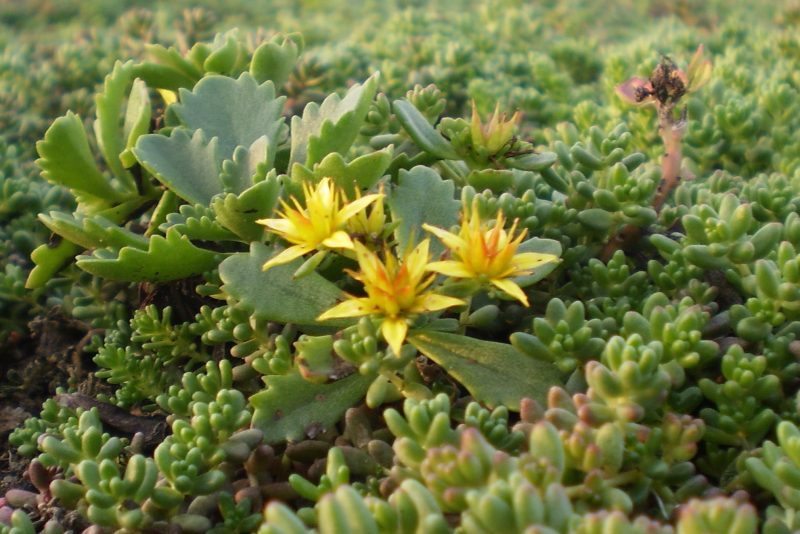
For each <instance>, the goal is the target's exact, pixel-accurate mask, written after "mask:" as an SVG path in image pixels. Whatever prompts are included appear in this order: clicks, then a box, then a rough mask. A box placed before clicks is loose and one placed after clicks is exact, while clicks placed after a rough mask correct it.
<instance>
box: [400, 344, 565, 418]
mask: <svg viewBox="0 0 800 534" xmlns="http://www.w3.org/2000/svg"><path fill="white" fill-rule="evenodd" d="M408 341H409V343H411V344H412V345H414V347H416V349H417V350H419V351H420V352H421V353H422V354H424V355H425V356H427V357H428V358H430V359H431V360H433V361H435V362H436V363H438V364H439V365H441V366H442V367H443V368H444V370H445V371H447V373H448V374H449V375H450V376H452V377H453V378H455V379H456V380H458V381H459V382H460V383H461V384H462V385H464V387H466V388H467V390H468V391H469V392H470V394H471V395H472V396H473V397H475V399H476V400H478V401H479V402H483V403H485V404H486V405H488V406H490V407H492V408H494V407H495V406H500V405H505V406H507V407H508V408H509V409H511V410H515V411H519V407H520V400H521V399H522V398H524V397H530V398H533V399H535V400H537V401H539V402H541V403H546V399H547V392H548V391H549V390H550V388H551V387H552V386H562V385H563V383H562V381H561V373H560V372H559V370H558V369H557V368H556V367H555V366H554V365H552V364H550V363H548V362H544V361H541V360H537V359H536V358H532V357H530V356H527V355H525V354H523V353H521V352H519V351H518V350H517V349H515V348H514V347H512V346H511V345H509V344H507V343H496V342H494V341H483V340H480V339H474V338H471V337H467V336H462V335H458V334H448V333H445V332H429V331H418V332H413V333H412V334H411V335H410V336H409V337H408Z"/></svg>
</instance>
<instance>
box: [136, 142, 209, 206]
mask: <svg viewBox="0 0 800 534" xmlns="http://www.w3.org/2000/svg"><path fill="white" fill-rule="evenodd" d="M133 153H134V155H136V159H138V160H139V163H140V164H141V165H142V167H144V168H145V169H147V171H148V172H150V173H151V174H153V176H155V177H156V178H158V180H159V181H160V182H161V183H163V184H164V185H166V186H167V187H169V188H170V189H171V190H173V191H175V193H176V194H177V195H178V196H179V197H181V198H182V199H184V200H186V201H187V202H189V203H191V204H202V205H204V206H208V205H209V204H210V203H211V199H212V198H213V197H214V195H217V194H219V193H222V192H223V188H222V182H221V181H220V178H219V173H220V170H221V166H222V158H221V156H220V153H219V149H218V146H217V140H216V139H211V141H210V142H209V141H207V140H206V137H205V135H204V134H203V132H202V131H201V130H197V131H196V132H194V134H193V135H192V136H191V137H190V136H189V133H188V131H187V130H186V129H184V128H176V129H175V130H173V131H172V135H170V136H169V137H166V136H163V135H158V134H148V135H143V136H142V137H140V138H139V141H138V142H137V143H136V147H135V148H134V149H133Z"/></svg>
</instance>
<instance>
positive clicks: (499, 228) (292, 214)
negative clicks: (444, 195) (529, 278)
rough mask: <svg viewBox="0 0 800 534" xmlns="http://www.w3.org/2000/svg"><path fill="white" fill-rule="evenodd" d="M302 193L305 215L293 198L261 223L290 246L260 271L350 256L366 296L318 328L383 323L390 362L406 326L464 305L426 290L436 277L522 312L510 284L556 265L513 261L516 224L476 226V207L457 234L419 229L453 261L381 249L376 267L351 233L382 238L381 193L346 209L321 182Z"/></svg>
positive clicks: (423, 246) (541, 257) (519, 257)
mask: <svg viewBox="0 0 800 534" xmlns="http://www.w3.org/2000/svg"><path fill="white" fill-rule="evenodd" d="M303 192H304V194H305V204H306V205H305V207H303V206H302V205H301V204H300V202H299V201H298V200H297V199H296V198H292V203H293V205H294V206H293V207H292V206H289V205H288V204H287V203H285V202H284V203H282V207H283V210H282V212H280V213H279V215H280V218H277V219H262V220H260V221H259V222H260V223H261V224H264V225H265V226H267V228H268V229H269V230H270V231H272V232H273V233H275V234H277V235H278V236H280V237H282V238H283V239H285V240H286V241H288V242H290V243H293V245H292V246H291V247H289V248H287V249H286V250H284V251H283V252H281V253H279V254H278V255H277V256H275V257H274V258H272V259H270V260H269V261H268V262H267V263H265V264H264V270H267V269H269V268H271V267H273V266H275V265H280V264H283V263H288V262H290V261H292V260H294V259H295V258H298V257H300V256H303V255H305V254H307V253H309V252H312V251H323V252H326V251H328V250H331V249H339V250H346V251H352V252H354V253H355V258H356V260H357V261H358V267H359V270H358V272H353V271H348V273H349V274H350V275H351V276H352V277H353V278H354V279H355V280H358V281H359V282H361V283H362V284H363V286H364V291H365V293H366V296H363V297H359V296H354V295H348V298H347V300H345V301H344V302H341V303H340V304H337V305H336V306H334V307H333V308H331V309H330V310H328V311H326V312H325V313H323V314H322V315H321V316H320V317H319V320H320V321H325V320H328V319H335V318H342V317H359V316H364V315H375V316H378V317H381V318H382V319H383V320H382V322H381V333H382V335H383V337H384V339H385V340H386V342H387V343H388V344H389V346H390V347H391V349H392V350H393V351H394V353H395V354H399V353H400V348H401V347H402V345H403V342H404V341H405V338H406V335H407V334H408V327H409V322H410V321H411V320H412V319H413V318H414V317H416V316H417V315H419V314H421V313H424V312H432V311H439V310H443V309H445V308H449V307H452V306H460V305H463V304H465V302H464V301H463V300H461V299H457V298H454V297H449V296H445V295H440V294H437V293H435V292H433V291H432V290H431V289H430V286H431V285H432V284H433V282H434V280H435V278H436V275H437V274H443V275H445V276H449V277H452V278H462V279H473V280H475V281H476V282H477V283H478V284H479V285H480V286H494V287H495V288H497V289H499V290H501V291H503V292H504V293H506V294H508V295H510V296H512V297H514V298H515V299H517V300H519V301H520V302H522V303H523V304H524V305H526V306H527V305H528V298H527V296H526V295H525V293H524V292H523V291H522V288H520V286H519V285H518V284H517V283H516V282H514V281H513V280H512V278H514V277H518V276H524V275H527V274H530V272H531V270H532V269H533V268H535V267H537V266H539V265H543V264H545V263H550V262H553V261H558V258H557V257H556V256H553V255H550V254H540V253H535V252H523V253H519V254H518V253H517V249H518V248H519V245H520V244H521V243H522V241H523V240H524V239H525V235H526V232H525V231H522V232H519V233H517V232H516V229H517V222H516V221H514V223H513V224H512V226H511V229H510V230H508V231H506V230H505V228H504V224H505V218H504V216H503V214H502V213H499V214H498V215H497V218H496V219H495V220H494V221H493V222H494V224H491V222H488V221H483V220H481V217H480V214H479V212H478V207H477V205H473V206H472V209H471V210H470V209H468V208H467V207H466V206H465V207H464V214H463V219H462V223H461V228H460V230H459V232H458V233H457V234H454V233H451V232H448V231H446V230H443V229H441V228H436V227H434V226H430V225H427V224H426V225H423V228H424V229H425V230H427V231H428V232H430V233H432V234H433V235H435V236H436V237H438V238H439V239H440V240H441V241H442V243H444V245H445V246H446V247H447V248H448V249H449V251H450V254H451V256H452V259H448V260H443V261H434V262H431V261H430V252H429V250H430V240H429V239H424V240H423V241H422V242H420V243H419V244H418V245H417V246H416V247H414V248H413V249H410V250H407V251H406V253H405V254H404V255H403V256H402V257H401V258H397V257H396V256H395V255H394V254H393V253H392V252H391V251H390V250H389V249H388V248H386V249H384V251H383V259H381V257H380V256H379V255H378V254H377V253H376V252H373V251H372V250H370V249H369V248H368V247H367V246H365V245H364V244H362V243H361V242H359V241H357V240H353V239H352V238H351V235H350V234H349V233H348V231H350V232H353V233H361V232H363V231H367V230H368V231H369V232H370V233H376V232H378V233H380V232H379V231H380V229H379V228H377V223H378V222H380V223H381V224H382V223H383V222H384V211H383V194H382V193H379V194H371V195H366V196H360V195H359V196H358V197H357V198H356V199H355V200H354V201H352V202H349V203H348V202H347V199H346V198H345V196H344V194H343V193H342V192H341V190H339V189H338V188H337V187H336V186H335V185H334V184H333V183H332V181H331V180H330V179H329V178H324V179H322V180H321V181H320V182H319V184H317V186H316V187H312V186H311V185H309V184H304V186H303ZM372 203H376V204H375V206H374V207H373V210H372V213H371V214H370V216H367V215H366V213H365V210H366V208H367V207H368V206H369V205H370V204H372ZM354 230H358V231H356V232H354Z"/></svg>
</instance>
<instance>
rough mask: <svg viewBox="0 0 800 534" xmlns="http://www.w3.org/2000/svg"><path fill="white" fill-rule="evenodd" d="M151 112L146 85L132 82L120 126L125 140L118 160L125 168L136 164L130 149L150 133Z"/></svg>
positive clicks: (138, 80) (141, 82) (137, 81)
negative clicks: (123, 118) (123, 119)
mask: <svg viewBox="0 0 800 534" xmlns="http://www.w3.org/2000/svg"><path fill="white" fill-rule="evenodd" d="M151 117H152V110H151V108H150V94H149V93H148V91H147V84H145V83H144V82H143V81H142V80H140V79H138V78H137V79H136V80H133V85H132V86H131V93H130V95H129V96H128V107H127V109H126V110H125V121H124V123H123V124H122V135H123V137H124V138H125V150H124V151H123V152H122V154H120V156H119V158H120V161H121V162H122V164H123V165H124V166H125V167H126V168H127V167H131V166H132V165H133V164H134V163H136V156H134V155H133V152H132V149H133V147H134V146H136V141H138V140H139V137H141V136H143V135H145V134H146V133H147V132H148V131H150V119H151Z"/></svg>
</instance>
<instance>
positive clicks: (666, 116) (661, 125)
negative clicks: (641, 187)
mask: <svg viewBox="0 0 800 534" xmlns="http://www.w3.org/2000/svg"><path fill="white" fill-rule="evenodd" d="M685 131H686V121H685V120H684V119H683V118H681V119H679V120H678V121H675V119H673V117H672V106H664V108H663V109H659V113H658V133H659V134H660V135H661V140H662V141H663V142H664V156H663V157H662V158H661V183H660V184H659V185H658V191H657V192H656V196H655V198H654V199H653V208H654V209H655V210H656V212H659V211H661V207H662V206H663V205H664V202H665V201H666V200H667V197H668V196H669V194H670V193H671V192H672V190H673V189H675V187H677V185H678V183H679V182H680V180H681V140H682V139H683V133H684V132H685Z"/></svg>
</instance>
